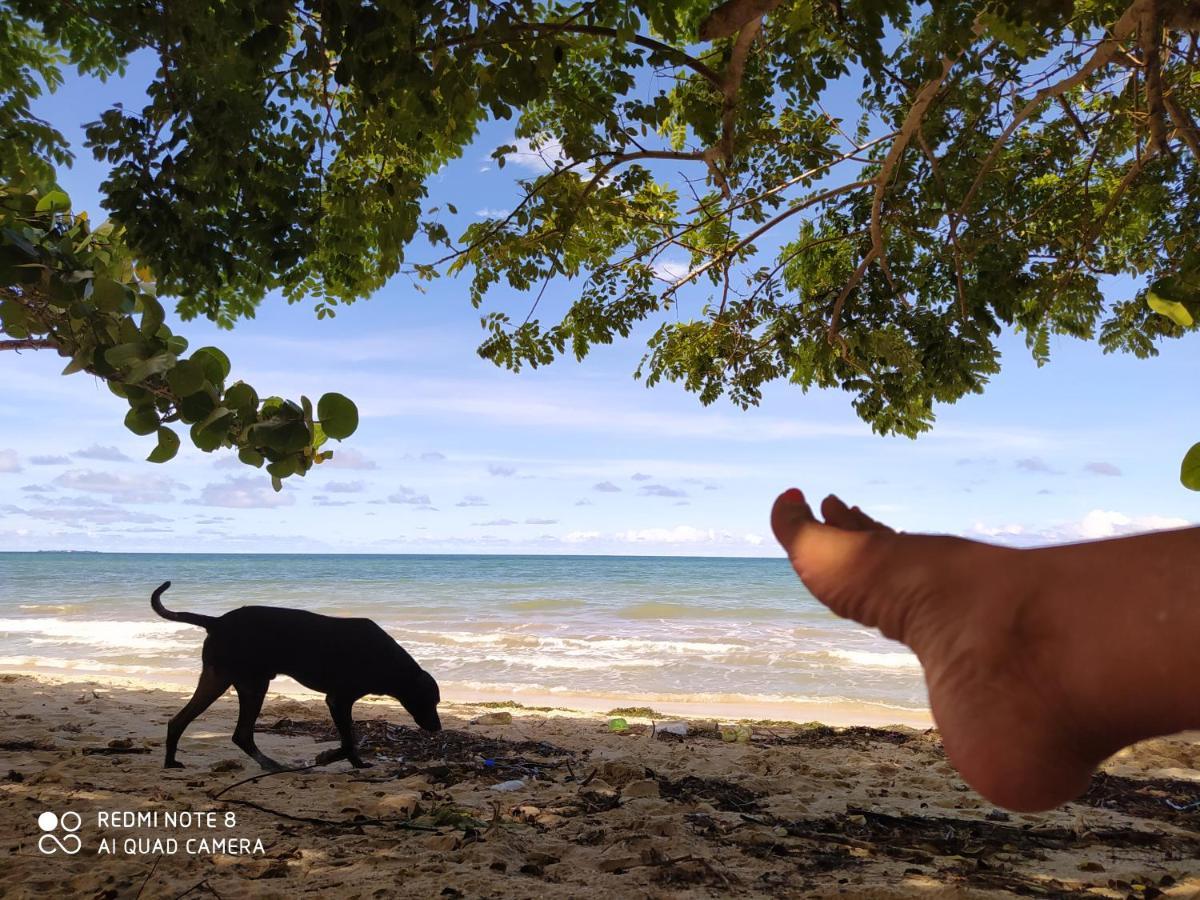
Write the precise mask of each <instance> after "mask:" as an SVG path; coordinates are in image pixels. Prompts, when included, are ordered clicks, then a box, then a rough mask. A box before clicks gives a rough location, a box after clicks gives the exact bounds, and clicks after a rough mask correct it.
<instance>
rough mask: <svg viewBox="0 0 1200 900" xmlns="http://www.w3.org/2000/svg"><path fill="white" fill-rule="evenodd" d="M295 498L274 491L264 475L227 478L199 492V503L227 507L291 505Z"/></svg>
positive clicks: (258, 507) (262, 507)
mask: <svg viewBox="0 0 1200 900" xmlns="http://www.w3.org/2000/svg"><path fill="white" fill-rule="evenodd" d="M295 502H296V498H295V497H294V496H293V495H292V494H289V493H286V492H283V491H278V492H277V491H275V490H274V489H273V488H272V487H271V482H270V481H269V480H268V479H267V478H266V476H263V475H259V476H253V475H251V476H247V477H245V478H229V479H226V480H225V481H222V482H217V483H214V484H208V485H205V486H204V489H203V490H202V491H201V492H200V503H201V504H203V505H204V506H224V507H227V508H229V509H273V508H275V507H279V506H291V505H292V504H293V503H295Z"/></svg>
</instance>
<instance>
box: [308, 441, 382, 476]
mask: <svg viewBox="0 0 1200 900" xmlns="http://www.w3.org/2000/svg"><path fill="white" fill-rule="evenodd" d="M321 465H322V466H323V467H324V466H328V467H329V468H331V469H361V470H364V471H365V470H367V469H378V468H379V466H378V465H377V464H376V462H375V461H374V460H373V459H367V457H366V456H365V455H364V454H363V453H362V451H361V450H355V449H353V448H351V447H348V448H346V449H345V450H342V449H338V450H334V451H333V459H331V460H329V461H328V462H324V463H322V464H321Z"/></svg>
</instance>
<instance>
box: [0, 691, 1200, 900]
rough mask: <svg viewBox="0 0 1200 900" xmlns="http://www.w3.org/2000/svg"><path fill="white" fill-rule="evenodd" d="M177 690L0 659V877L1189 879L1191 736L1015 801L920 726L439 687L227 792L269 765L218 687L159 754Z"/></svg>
mask: <svg viewBox="0 0 1200 900" xmlns="http://www.w3.org/2000/svg"><path fill="white" fill-rule="evenodd" d="M185 700H186V695H185V694H181V693H179V691H178V690H177V689H176V688H171V689H153V688H149V687H147V686H145V685H133V684H130V683H122V682H116V681H101V680H97V679H87V680H82V679H81V680H64V679H53V678H47V677H44V676H38V677H31V676H28V675H16V674H9V675H3V676H0V860H2V864H0V895H3V896H11V897H24V896H30V897H32V896H63V897H68V896H69V897H108V898H122V897H130V898H133V897H138V896H140V897H143V898H151V897H179V896H181V895H183V894H186V895H187V896H188V897H226V898H228V897H279V898H284V897H295V896H298V895H311V896H336V897H339V898H352V897H363V898H368V897H370V898H382V897H392V896H396V897H439V896H440V897H470V898H475V897H513V898H517V897H556V898H557V897H595V896H602V895H604V894H613V895H616V894H620V895H622V896H631V897H716V896H730V895H735V896H763V897H767V896H770V897H792V896H795V897H800V896H832V895H842V896H851V897H959V896H962V897H971V896H981V897H985V896H1005V895H1010V894H1020V895H1027V896H1055V897H1057V896H1077V895H1078V896H1089V897H1129V896H1134V897H1156V896H1164V895H1165V896H1170V897H1192V896H1197V893H1198V892H1200V862H1198V859H1200V771H1198V770H1197V769H1198V767H1200V743H1197V742H1196V741H1195V740H1194V738H1195V736H1180V737H1176V738H1171V739H1162V740H1155V741H1148V742H1145V743H1143V744H1140V745H1138V746H1137V747H1134V748H1131V749H1129V750H1126V751H1123V752H1122V753H1121V754H1119V755H1118V756H1116V757H1114V758H1113V759H1112V760H1110V761H1109V763H1108V764H1107V765H1106V766H1105V767H1104V771H1103V772H1102V773H1101V774H1100V775H1098V776H1097V777H1096V779H1095V780H1094V781H1093V784H1092V788H1091V790H1090V791H1089V793H1088V794H1087V795H1086V796H1085V797H1084V798H1082V799H1081V800H1080V801H1078V802H1075V803H1071V804H1067V805H1066V806H1064V807H1062V808H1060V809H1059V810H1056V811H1054V812H1052V813H1048V814H1042V815H1019V814H1012V813H1005V812H1003V811H1000V810H997V809H995V808H994V807H992V806H991V805H990V804H988V803H987V802H986V801H984V800H982V799H981V798H980V797H978V796H977V795H976V794H974V793H973V792H972V791H971V790H969V789H968V788H967V787H966V785H964V784H962V782H961V781H960V780H959V779H958V778H957V776H956V775H955V773H954V771H953V769H952V768H951V767H950V765H949V764H948V762H947V761H946V759H945V757H944V755H943V753H942V750H941V746H940V742H939V741H938V738H937V735H936V733H934V732H931V731H928V730H925V729H920V728H912V727H907V726H895V727H878V725H879V723H873V724H874V725H875V727H866V726H855V727H850V728H832V727H829V726H828V725H816V724H809V725H805V726H787V725H783V724H779V723H771V724H757V725H750V726H747V727H746V728H745V729H743V734H744V735H747V734H748V736H749V738H750V740H749V742H747V743H740V742H730V741H726V740H723V739H722V735H721V732H720V730H719V729H718V727H714V725H715V726H720V725H722V724H725V725H728V724H731V723H729V722H722V721H716V722H715V723H714V722H713V721H709V720H696V719H693V720H692V721H690V722H689V727H688V733H687V734H686V735H677V734H672V733H670V731H669V730H668V731H666V732H664V731H663V730H662V729H661V725H662V722H661V721H660V720H658V718H657V717H656V716H655V717H636V716H627V718H628V720H629V722H630V725H631V727H630V729H629V730H628V731H627V732H625V733H623V734H615V733H613V732H611V731H610V730H609V725H608V719H607V718H606V717H599V716H596V715H595V714H594V713H593V714H581V713H568V712H565V711H560V710H542V711H534V710H530V709H523V708H512V709H508V710H503V709H497V708H495V707H491V706H479V705H474V706H473V705H471V704H466V703H452V704H448V705H447V704H444V705H443V720H444V722H445V724H446V730H445V731H444V732H442V733H441V734H439V735H434V736H429V735H424V734H422V733H420V732H418V731H416V730H415V729H413V727H412V723H411V720H409V718H408V717H407V716H406V715H405V714H404V712H403V710H402V709H401V708H400V707H399V706H398V705H397V704H395V703H391V702H377V703H376V702H364V703H361V704H360V705H359V706H358V707H356V715H357V718H358V720H359V723H360V725H361V730H362V735H363V741H364V757H365V758H366V759H368V760H369V761H371V762H373V763H374V765H373V767H372V768H369V769H362V770H355V769H352V768H351V767H350V766H349V765H348V764H347V763H344V762H342V763H335V764H333V765H330V766H326V767H321V768H312V769H307V770H305V771H301V772H292V773H285V774H273V775H270V776H267V777H263V778H260V779H258V780H255V781H249V782H246V783H241V784H239V782H242V781H243V780H244V779H248V778H251V777H252V776H256V775H259V774H260V771H261V770H259V769H258V768H257V766H256V765H255V764H254V763H253V762H252V761H251V760H249V759H248V758H247V757H246V756H245V755H243V754H242V753H241V752H240V751H238V750H237V749H236V748H235V747H234V746H233V745H232V743H231V742H230V734H231V732H232V730H233V725H234V721H235V718H236V711H237V703H236V699H235V697H234V695H233V694H232V693H231V694H230V695H228V696H226V697H225V698H223V699H222V700H220V701H218V702H217V704H216V705H214V706H213V708H212V709H210V710H209V711H208V712H207V713H206V714H205V715H204V716H202V717H201V718H200V719H198V720H197V721H196V722H195V723H193V725H192V726H191V728H190V729H189V730H188V732H187V734H185V736H184V738H183V741H182V742H181V745H180V754H179V758H180V760H181V761H182V762H184V763H185V764H186V765H187V766H188V767H187V768H185V769H180V770H166V771H164V770H163V769H162V768H161V764H162V759H161V754H162V746H161V742H162V739H163V736H164V732H165V723H166V721H167V719H169V718H170V717H171V715H173V714H174V713H175V712H176V711H177V710H178V709H179V707H180V706H181V705H182V704H183V702H184V701H185ZM506 713H507V714H508V715H506ZM510 716H511V720H509V717H510ZM728 732H729V730H728V729H727V736H732V734H731V733H728ZM257 739H258V743H259V746H260V747H261V748H262V749H263V750H264V751H265V752H266V753H267V754H268V755H271V756H274V757H275V758H276V759H279V760H281V761H283V762H288V763H294V764H296V765H305V764H308V763H311V762H312V761H313V759H314V758H315V756H316V754H317V753H318V752H319V751H321V750H323V749H326V748H330V747H333V746H336V743H335V741H334V740H333V731H332V727H331V725H330V723H329V720H328V714H327V712H326V710H325V708H324V703H323V702H322V701H321V700H320V699H319V698H316V697H313V698H312V699H308V700H302V699H298V698H297V697H294V696H292V697H289V696H284V695H279V694H275V695H272V696H271V697H270V698H269V699H268V701H267V704H266V706H265V708H264V711H263V714H262V716H261V717H260V719H259V734H258V738H257ZM512 782H519V783H517V784H511V783H512ZM506 783H509V784H506ZM504 787H511V788H512V789H511V790H505V789H502V788H504ZM47 811H49V812H53V813H55V814H56V817H57V818H59V819H60V821H58V822H56V823H55V827H54V828H53V830H51V831H43V830H42V828H40V827H39V816H40V815H42V814H43V813H45V812H47ZM68 811H70V812H76V813H78V815H79V821H80V825H79V827H78V829H77V830H75V831H73V832H72V831H68V830H67V829H68V827H70V826H73V825H74V824H75V823H74V820H73V819H71V818H70V817H69V816H65V815H64V813H66V812H68ZM138 814H141V819H140V821H139V819H138ZM43 824H50V823H49V822H48V821H46V820H43ZM127 825H128V827H126V826H127ZM47 836H49V837H53V838H56V839H57V840H58V841H59V842H60V843H55V842H51V841H48V840H47ZM74 836H77V837H78V838H79V844H80V850H79V852H78V853H75V854H68V853H66V852H65V850H67V849H72V848H73V847H74V846H75V845H74V843H73V842H72V841H71V840H69V838H72V837H74ZM102 841H103V842H104V844H103V845H102V843H101V842H102ZM172 842H174V843H172ZM39 843H40V844H41V846H40V847H39ZM60 848H61V849H60ZM46 850H53V851H54V852H52V853H48V852H44V851H46ZM102 850H107V851H110V852H102Z"/></svg>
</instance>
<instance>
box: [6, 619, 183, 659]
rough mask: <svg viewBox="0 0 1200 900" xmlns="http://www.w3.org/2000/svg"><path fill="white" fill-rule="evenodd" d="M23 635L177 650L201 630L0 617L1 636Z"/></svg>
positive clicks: (40, 639) (123, 647) (39, 640)
mask: <svg viewBox="0 0 1200 900" xmlns="http://www.w3.org/2000/svg"><path fill="white" fill-rule="evenodd" d="M15 634H21V635H26V639H27V640H28V641H30V642H31V643H36V644H71V645H85V646H92V647H101V648H105V649H114V650H140V651H148V650H163V651H178V650H183V649H185V648H190V647H192V646H194V645H195V644H197V643H199V641H200V639H201V637H202V633H201V632H200V631H199V629H196V628H194V627H191V626H187V625H175V624H173V623H169V622H138V621H125V620H119V619H118V620H100V621H96V620H91V619H49V618H32V619H0V635H3V636H9V635H15Z"/></svg>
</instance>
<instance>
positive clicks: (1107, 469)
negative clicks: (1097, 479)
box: [1083, 462, 1121, 477]
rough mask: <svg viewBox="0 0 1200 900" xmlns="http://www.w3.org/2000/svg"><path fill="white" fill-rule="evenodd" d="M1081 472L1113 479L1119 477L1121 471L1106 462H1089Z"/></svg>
mask: <svg viewBox="0 0 1200 900" xmlns="http://www.w3.org/2000/svg"><path fill="white" fill-rule="evenodd" d="M1083 471H1085V472H1090V473H1091V474H1092V475H1110V476H1113V477H1116V476H1119V475H1120V474H1121V470H1120V469H1119V468H1118V467H1117V466H1114V465H1113V464H1112V463H1108V462H1090V463H1088V464H1087V465H1086V466H1084V467H1083Z"/></svg>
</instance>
